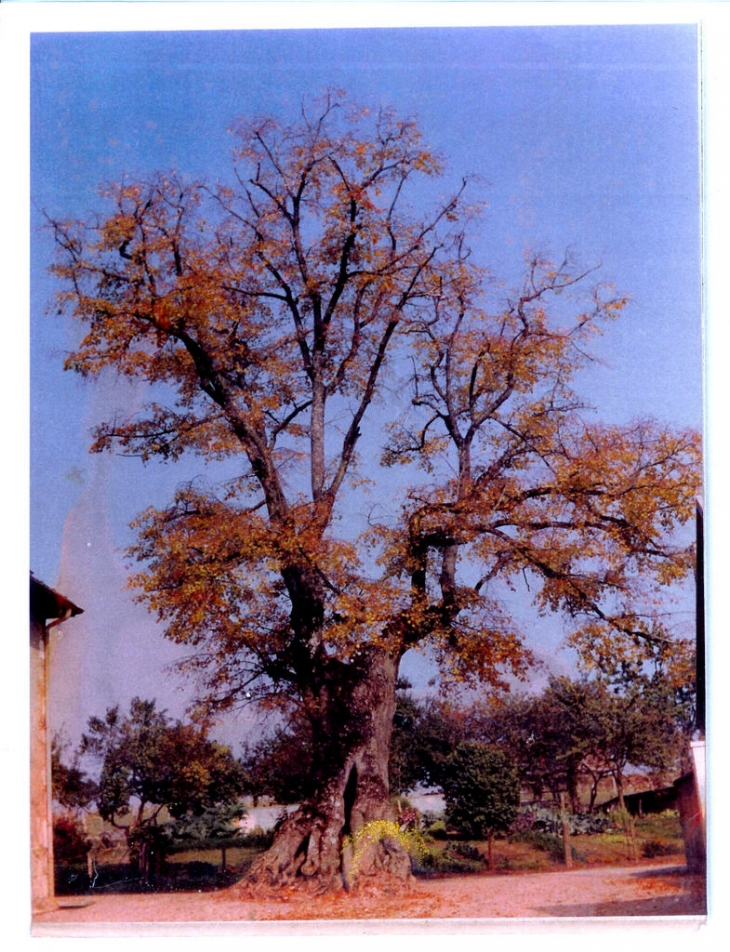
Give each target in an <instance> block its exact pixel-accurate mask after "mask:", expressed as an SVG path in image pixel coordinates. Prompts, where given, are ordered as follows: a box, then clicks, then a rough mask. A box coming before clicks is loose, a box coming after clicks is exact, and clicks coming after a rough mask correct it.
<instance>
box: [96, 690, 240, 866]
mask: <svg viewBox="0 0 730 952" xmlns="http://www.w3.org/2000/svg"><path fill="white" fill-rule="evenodd" d="M80 749H81V752H82V753H85V754H91V755H93V756H96V757H97V758H99V759H100V760H101V772H100V777H99V784H98V792H97V796H96V802H97V806H98V809H99V814H100V815H101V817H102V819H104V820H106V821H108V822H109V823H111V824H112V825H113V826H116V827H119V828H120V829H124V831H125V833H126V836H127V841H128V844H129V846H130V852H131V854H132V856H133V857H134V859H135V861H136V862H139V866H140V873H141V874H142V876H143V877H147V875H148V874H149V873H150V871H151V866H150V860H151V855H150V854H151V852H153V851H154V850H155V849H156V851H157V860H158V862H161V860H162V856H163V853H164V846H165V841H166V837H165V836H164V835H163V833H162V831H161V830H160V829H159V826H160V824H159V820H160V814H161V813H162V811H163V810H164V809H165V808H166V809H167V811H168V812H169V814H170V815H171V816H172V817H173V818H175V819H177V820H179V819H181V818H182V817H185V816H189V815H191V816H200V815H202V814H204V813H205V811H206V810H209V809H210V808H211V807H215V806H218V805H222V804H230V803H233V802H235V801H237V800H238V799H239V798H240V796H241V794H242V792H243V771H242V768H241V765H240V764H239V763H238V762H237V761H236V760H235V758H234V757H233V755H232V754H231V753H230V751H229V750H228V748H227V747H223V746H221V745H220V744H217V743H215V742H214V741H211V740H209V739H208V737H207V734H206V731H205V729H204V728H202V727H198V726H196V725H193V724H186V723H183V722H181V721H174V722H173V721H171V720H170V719H169V718H168V716H167V714H166V712H164V711H158V710H157V709H156V706H155V701H143V700H141V699H140V698H138V697H136V698H134V699H133V700H132V702H131V705H130V709H129V714H128V715H127V716H126V717H123V716H121V715H120V712H119V706H118V705H117V706H116V707H111V708H109V709H108V710H107V712H106V715H105V716H104V718H99V717H92V718H90V720H89V726H88V733H86V734H84V735H83V737H82V740H81V748H80ZM130 817H131V822H130Z"/></svg>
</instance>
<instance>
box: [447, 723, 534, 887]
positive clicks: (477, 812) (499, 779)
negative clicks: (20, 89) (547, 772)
mask: <svg viewBox="0 0 730 952" xmlns="http://www.w3.org/2000/svg"><path fill="white" fill-rule="evenodd" d="M449 767H450V772H449V773H448V775H447V776H446V777H445V779H444V788H443V789H444V797H445V800H446V816H447V818H448V820H449V822H450V823H453V824H454V826H455V827H457V829H459V830H461V831H462V833H464V834H466V836H469V837H471V838H473V839H483V838H485V837H486V839H487V842H488V861H489V868H490V869H492V865H493V864H492V836H493V834H494V833H495V832H496V831H499V830H506V829H507V828H508V827H509V826H510V824H511V823H512V821H513V820H514V818H515V817H516V816H517V809H518V807H519V805H520V781H519V778H518V776H517V772H516V770H515V769H514V767H513V766H512V764H511V763H510V761H509V758H508V757H507V755H506V754H505V753H504V752H503V751H501V750H499V749H497V748H495V747H490V746H488V745H486V744H479V743H473V742H467V743H463V744H460V745H459V746H458V747H457V748H456V750H455V751H454V753H453V754H452V755H451V757H450V758H449Z"/></svg>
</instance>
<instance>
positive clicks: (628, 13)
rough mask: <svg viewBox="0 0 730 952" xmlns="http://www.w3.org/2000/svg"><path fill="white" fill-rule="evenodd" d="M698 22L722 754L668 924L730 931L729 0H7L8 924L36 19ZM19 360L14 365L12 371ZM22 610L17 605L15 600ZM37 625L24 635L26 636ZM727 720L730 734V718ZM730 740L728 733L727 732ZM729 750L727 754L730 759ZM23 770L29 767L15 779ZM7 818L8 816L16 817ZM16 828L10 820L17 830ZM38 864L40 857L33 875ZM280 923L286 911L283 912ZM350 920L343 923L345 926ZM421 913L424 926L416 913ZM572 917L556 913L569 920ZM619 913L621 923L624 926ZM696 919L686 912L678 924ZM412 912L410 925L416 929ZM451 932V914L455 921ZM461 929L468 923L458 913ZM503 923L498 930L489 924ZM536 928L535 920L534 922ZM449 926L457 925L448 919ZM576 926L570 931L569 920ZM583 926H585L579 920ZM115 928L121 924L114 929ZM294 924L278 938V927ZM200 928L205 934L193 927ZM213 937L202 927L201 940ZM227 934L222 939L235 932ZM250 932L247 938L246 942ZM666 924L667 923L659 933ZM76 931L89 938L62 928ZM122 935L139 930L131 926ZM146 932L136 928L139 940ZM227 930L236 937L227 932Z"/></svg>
mask: <svg viewBox="0 0 730 952" xmlns="http://www.w3.org/2000/svg"><path fill="white" fill-rule="evenodd" d="M653 23H656V24H661V23H694V24H698V25H699V26H700V30H701V44H702V116H703V150H704V154H703V164H704V176H703V185H704V195H703V216H704V229H703V234H704V266H705V282H704V293H705V300H704V308H705V327H706V348H705V360H706V376H705V386H706V424H705V434H706V459H707V494H706V499H705V511H706V515H707V530H706V534H707V567H708V571H707V621H708V636H709V645H708V654H709V661H710V663H709V672H708V700H709V711H708V743H709V749H710V751H711V752H712V751H713V750H715V756H714V757H713V755H712V753H711V755H710V761H709V768H708V778H709V779H708V789H709V821H710V843H709V853H710V857H709V858H710V916H709V920H708V923H707V925H706V926H704V927H702V928H701V929H700V930H699V932H697V934H696V935H691V936H690V935H688V934H687V932H686V930H685V929H683V928H675V929H673V930H671V929H670V930H669V931H667V930H664V929H663V930H662V935H661V938H660V941H661V942H662V946H663V949H670V948H673V947H674V946H673V943H674V941H675V940H676V943H677V947H678V948H679V947H680V945H681V947H682V948H683V949H684V948H686V945H687V944H688V943H690V944H693V943H694V942H695V939H696V940H697V942H698V943H699V944H700V945H703V944H710V943H711V944H710V945H708V947H710V948H713V947H714V944H715V941H716V940H717V939H718V938H719V937H720V936H727V934H728V931H727V930H726V929H723V923H724V921H725V920H726V919H727V918H728V916H727V906H728V902H727V897H728V896H730V888H729V885H728V874H727V863H726V862H725V861H724V858H723V862H722V863H720V862H718V861H717V859H716V858H715V853H716V851H719V850H720V849H722V846H728V845H730V837H729V836H728V817H729V816H730V811H729V810H728V808H727V805H726V803H725V802H724V801H725V799H726V798H725V797H724V796H722V794H724V793H725V792H726V791H727V790H728V785H727V781H728V770H727V762H726V761H727V756H726V754H725V750H724V748H725V741H726V732H727V725H730V717H729V716H728V710H729V706H728V698H729V697H730V691H729V690H728V688H727V685H726V683H725V679H726V674H727V670H728V669H727V667H726V664H725V662H726V659H727V649H726V648H725V647H724V645H723V644H722V642H723V641H724V636H725V632H724V627H725V626H724V621H725V619H726V618H727V617H728V610H727V602H728V596H727V594H726V593H727V592H728V590H730V586H729V585H728V584H727V582H726V581H725V579H724V578H723V575H722V570H723V568H724V566H725V565H726V564H727V545H728V539H729V538H730V519H729V518H728V516H729V509H730V504H729V501H728V494H727V493H726V492H725V491H724V490H725V485H726V482H727V476H728V473H727V452H728V451H727V449H726V446H727V442H728V436H727V432H726V431H727V428H726V427H724V426H723V423H724V422H725V415H726V412H727V411H726V408H727V407H729V406H730V399H729V395H728V392H727V391H728V382H729V380H730V373H729V372H728V369H727V367H726V366H725V363H726V359H727V358H726V355H727V354H728V353H730V349H729V348H728V337H729V335H730V330H729V326H730V320H728V310H729V308H728V305H727V292H726V287H725V280H726V272H727V269H728V252H730V247H729V245H730V240H729V237H728V236H729V235H730V231H729V229H728V178H729V177H730V150H729V148H728V145H729V134H728V130H729V120H728V114H729V113H730V109H729V108H728V96H727V90H730V44H729V42H728V40H729V36H730V34H729V31H728V26H729V25H730V4H728V3H727V2H724V0H719V2H713V3H701V2H698V3H684V2H666V3H649V2H646V3H643V2H619V3H608V2H606V3H604V2H600V0H598V2H584V3H582V2H572V3H560V2H537V3H523V2H520V0H511V2H508V0H504V2H497V3H481V2H456V0H455V2H431V3H430V2H425V3H424V2H417V0H414V2H398V0H381V2H374V3H361V2H355V0H353V2H350V0H332V2H329V3H328V2H318V0H299V2H286V0H282V2H277V0H270V2H264V0H261V2H239V0H228V2H225V0H224V2H218V0H211V2H190V3H179V2H176V0H158V2H143V0H138V2H107V3H102V2H97V0H87V2H65V0H57V2H34V0H4V2H2V3H0V91H2V92H1V93H0V130H2V139H3V146H2V148H1V149H0V173H1V174H0V279H1V284H0V287H2V289H3V296H2V301H1V303H0V315H1V316H2V318H4V325H5V329H6V334H7V331H8V329H9V330H10V340H9V346H8V341H7V338H6V347H7V349H6V351H5V372H4V373H3V374H2V375H0V380H1V381H2V388H3V389H2V399H1V400H0V407H2V433H3V434H4V436H5V438H6V445H9V451H8V452H6V454H5V458H4V464H5V465H4V467H3V483H2V489H3V492H2V499H3V503H4V515H5V525H6V526H9V527H10V532H9V533H8V534H6V539H5V546H4V552H5V556H6V557H5V559H4V561H3V571H2V574H1V575H0V578H2V589H1V590H2V594H3V604H4V605H9V606H10V608H9V619H8V620H7V621H6V623H5V629H6V630H5V636H6V644H9V651H8V655H7V656H6V658H5V661H4V664H2V665H0V671H1V676H2V682H0V699H1V703H2V709H1V712H0V725H2V727H1V734H0V757H1V758H2V760H1V763H2V776H3V779H4V782H3V784H2V785H1V786H2V798H3V799H2V805H3V812H2V816H3V817H4V818H5V821H6V828H10V830H11V832H12V841H11V843H10V850H9V851H4V853H5V863H4V865H5V867H6V875H5V877H4V885H3V887H2V890H0V895H2V905H3V911H4V912H5V913H6V917H5V918H6V925H5V927H4V929H3V932H4V933H5V934H7V935H10V936H11V938H12V939H14V940H15V944H13V948H15V947H16V946H17V944H18V943H20V944H22V943H23V942H24V941H26V940H29V939H30V896H29V882H30V875H29V859H28V853H29V844H28V834H27V830H28V828H29V822H28V817H29V813H28V803H27V801H28V797H27V791H28V782H29V770H28V756H27V728H26V724H27V714H26V712H27V711H28V709H29V697H28V688H27V683H28V678H27V669H28V652H27V647H26V644H27V643H26V642H25V637H26V634H25V633H26V630H27V618H28V614H27V613H28V604H27V591H28V590H27V580H28V565H29V559H28V556H29V547H28V538H29V520H28V509H29V499H28V488H29V462H28V459H29V406H28V379H29V374H28V354H29V332H28V315H29V307H30V297H29V254H28V250H29V242H30V232H29V215H28V209H29V194H30V176H29V170H30V123H29V110H28V102H29V47H30V35H31V33H34V32H74V31H79V32H98V31H116V30H126V31H141V30H167V29H175V30H233V29H240V30H244V29H245V30H251V29H297V28H302V29H306V28H312V27H315V26H316V27H319V28H332V29H335V28H347V27H414V26H415V27H441V26H443V27H447V26H450V27H453V26H461V27H478V26H525V25H538V26H540V25H545V26H548V25H575V24H584V25H589V24H590V25H609V24H611V25H613V24H653ZM9 367H10V368H11V371H10V370H9ZM6 618H8V616H7V614H6ZM21 636H22V637H21ZM723 726H725V732H723ZM718 736H719V738H720V740H719V742H716V741H715V738H716V737H718ZM723 761H725V762H723ZM8 778H13V780H12V782H8ZM6 832H7V829H6ZM5 835H6V833H4V834H3V836H4V837H5ZM26 868H27V870H28V872H27V875H26ZM272 925H273V924H272ZM333 925H334V926H335V927H336V924H333ZM416 925H417V924H416ZM514 925H515V924H514V923H512V924H511V927H508V926H507V924H505V930H504V935H507V934H509V935H510V936H511V937H515V935H516V933H519V932H520V930H519V929H515V927H514ZM557 925H558V924H557V922H556V926H557ZM610 925H613V927H614V928H609V926H610ZM680 925H681V923H679V922H677V923H676V926H678V927H679V926H680ZM401 926H403V928H401ZM615 926H616V922H615V921H614V922H613V923H608V922H607V923H606V930H604V932H603V934H602V935H599V934H598V933H596V932H595V931H594V930H591V935H590V942H591V943H592V944H593V943H594V942H598V943H599V944H600V943H601V942H603V941H605V942H606V945H607V947H609V944H610V947H611V948H612V949H613V948H615V945H616V942H617V941H619V937H618V936H617V935H616V932H615ZM625 926H626V928H627V929H628V930H629V932H630V934H631V937H632V941H636V940H637V939H638V936H637V935H636V925H635V924H633V925H632V923H631V922H630V921H626V922H625ZM587 927H588V923H586V924H585V928H582V927H581V925H579V924H576V923H575V922H574V921H573V922H571V923H566V924H565V928H561V929H557V928H555V929H554V928H550V929H549V930H547V934H546V935H544V936H543V938H542V939H541V942H543V941H545V940H548V943H550V942H552V941H555V943H556V947H558V944H559V947H560V948H561V949H565V948H566V947H570V945H571V944H572V942H573V941H574V940H575V941H576V942H577V941H580V942H581V943H583V944H584V943H585V941H586V938H587V936H586V934H585V933H586V930H587ZM475 928H476V929H477V930H478V924H477V925H476V926H475V927H474V928H463V930H462V935H461V936H460V942H461V941H462V940H463V941H467V942H471V941H474V940H475V939H477V938H478V937H477V936H476V935H475V934H474V929H475ZM447 930H448V925H447ZM392 931H393V934H396V935H403V934H404V933H408V934H412V929H409V928H408V925H407V924H406V923H405V921H404V920H399V921H398V922H397V923H395V922H394V924H393V930H392ZM435 931H436V930H435V926H434V927H432V928H431V930H429V929H428V928H426V929H425V930H423V931H421V930H419V935H418V939H417V941H418V942H419V945H420V946H423V945H424V944H425V946H426V947H427V946H428V945H429V943H431V942H433V944H434V946H435V944H436V943H437V942H438V943H439V944H440V945H442V944H443V938H442V937H441V938H439V935H438V934H435ZM453 931H454V932H458V931H459V925H458V923H454V925H453ZM493 931H494V930H491V929H488V928H486V929H485V930H484V934H487V933H492V932H493ZM534 931H535V930H534V929H532V928H531V927H530V925H529V922H526V923H525V926H524V928H523V929H522V930H521V933H522V936H523V937H525V936H526V935H528V934H530V933H533V932H534ZM367 932H368V929H367V923H366V922H363V923H360V924H358V926H356V927H354V928H353V934H351V935H350V936H349V937H348V940H347V941H348V944H349V943H350V942H351V941H356V942H357V941H361V940H363V941H371V940H372V933H371V934H370V938H369V939H368V936H367V935H366V934H365V933H367ZM280 933H281V929H280V928H276V927H274V928H272V930H271V934H270V935H269V937H268V938H264V937H260V938H259V939H258V940H257V939H255V938H254V937H249V936H246V941H247V942H248V941H254V942H256V941H265V942H267V945H269V944H270V942H271V941H272V940H274V941H279V939H280V938H281V936H280ZM329 933H330V929H329V928H326V929H325V928H323V929H322V931H321V934H320V935H318V936H316V937H315V936H306V935H302V934H301V932H300V933H299V934H298V935H296V936H294V935H292V936H291V938H292V939H293V940H294V941H296V943H297V949H306V948H307V947H308V945H309V944H310V940H311V944H312V946H313V947H314V943H315V942H316V947H317V948H318V949H321V948H322V947H323V944H324V945H327V943H330V942H331V943H332V945H333V947H334V943H335V942H337V943H338V944H341V941H342V938H341V935H340V934H339V932H338V934H336V935H331V934H329ZM439 933H441V930H439ZM568 933H570V934H568ZM579 933H580V934H579ZM110 934H111V933H110ZM277 935H278V938H277ZM191 938H193V936H192V935H191ZM199 938H200V936H198V939H197V940H196V941H199ZM221 938H222V937H221ZM242 938H244V936H243V935H240V936H239V937H238V939H231V941H237V942H240V940H241V939H242ZM657 938H659V937H657ZM58 941H61V942H72V943H73V941H74V940H73V939H59V940H58ZM119 941H132V940H129V939H127V940H123V939H122V938H121V936H120V939H119ZM134 941H136V939H135V940H134ZM179 941H180V936H179V935H178V936H177V937H176V938H169V939H166V938H161V937H159V936H158V937H157V938H156V939H155V947H156V948H157V945H158V944H159V943H160V942H162V944H163V946H164V945H165V943H166V942H170V943H172V942H175V943H176V945H177V943H179ZM224 941H226V940H224Z"/></svg>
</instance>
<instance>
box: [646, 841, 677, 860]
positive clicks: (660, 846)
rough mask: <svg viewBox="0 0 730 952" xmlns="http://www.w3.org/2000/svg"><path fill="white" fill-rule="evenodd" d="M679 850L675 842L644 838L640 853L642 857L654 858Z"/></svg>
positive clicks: (669, 854)
mask: <svg viewBox="0 0 730 952" xmlns="http://www.w3.org/2000/svg"><path fill="white" fill-rule="evenodd" d="M679 852H681V850H680V849H679V847H678V846H677V844H676V843H662V842H660V841H659V840H646V842H644V843H642V844H641V855H642V856H643V857H644V859H654V857H655V856H673V855H675V854H676V853H679Z"/></svg>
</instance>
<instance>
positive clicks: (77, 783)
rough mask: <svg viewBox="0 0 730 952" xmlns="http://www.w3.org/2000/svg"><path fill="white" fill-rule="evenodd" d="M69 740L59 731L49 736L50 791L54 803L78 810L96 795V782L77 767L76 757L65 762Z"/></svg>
mask: <svg viewBox="0 0 730 952" xmlns="http://www.w3.org/2000/svg"><path fill="white" fill-rule="evenodd" d="M69 746H70V742H69V741H68V739H67V738H65V737H64V736H63V735H62V734H61V733H58V732H56V733H55V734H54V735H53V737H52V738H51V791H52V796H53V799H54V801H55V802H56V803H58V804H59V805H60V806H62V807H63V808H64V809H66V810H71V811H73V812H78V811H79V810H83V809H85V808H86V807H88V806H89V804H90V803H91V802H92V800H93V799H94V797H95V796H96V784H95V783H94V782H93V780H91V779H90V778H89V777H88V776H87V775H86V774H85V773H84V771H83V770H82V769H81V768H80V767H79V765H78V761H77V759H76V758H74V759H73V761H72V763H71V764H67V763H66V758H65V755H66V752H67V751H68V748H69Z"/></svg>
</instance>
